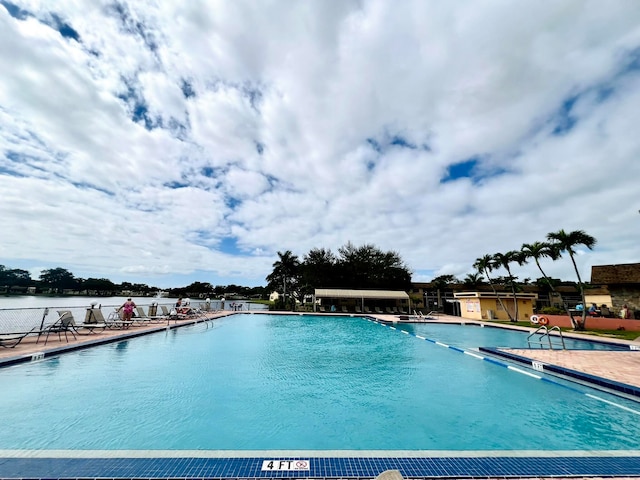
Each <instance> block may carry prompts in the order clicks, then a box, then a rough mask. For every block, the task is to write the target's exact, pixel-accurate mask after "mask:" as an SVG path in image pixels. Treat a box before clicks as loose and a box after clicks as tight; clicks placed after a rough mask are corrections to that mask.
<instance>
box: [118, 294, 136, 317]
mask: <svg viewBox="0 0 640 480" xmlns="http://www.w3.org/2000/svg"><path fill="white" fill-rule="evenodd" d="M134 308H136V304H135V302H134V301H133V300H131V298H127V301H126V302H124V303H123V304H122V306H121V307H120V308H119V309H118V310H122V320H124V321H125V322H130V321H131V318H133V309H134Z"/></svg>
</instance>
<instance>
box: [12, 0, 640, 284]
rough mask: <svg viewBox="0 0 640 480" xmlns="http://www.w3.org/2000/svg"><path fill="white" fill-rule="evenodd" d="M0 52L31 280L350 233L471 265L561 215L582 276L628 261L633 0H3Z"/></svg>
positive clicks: (535, 235) (638, 162)
mask: <svg viewBox="0 0 640 480" xmlns="http://www.w3.org/2000/svg"><path fill="white" fill-rule="evenodd" d="M0 71H1V72H2V73H1V74H0V215H1V217H0V218H1V219H2V223H3V228H2V235H1V236H0V264H3V265H5V266H6V267H7V268H22V269H26V270H29V271H30V272H32V275H33V276H34V278H37V277H38V275H39V272H40V271H41V270H42V269H45V268H52V267H58V266H60V267H63V268H67V269H69V270H70V271H71V272H73V273H74V274H75V275H76V276H78V277H82V278H88V277H106V278H109V279H111V280H113V281H115V282H122V281H130V282H144V283H148V284H149V285H154V286H159V287H171V286H183V285H187V284H188V283H191V282H193V281H205V282H211V283H212V284H214V285H227V284H231V283H235V284H240V285H247V286H255V285H264V284H266V282H265V276H266V275H268V274H269V273H270V272H271V270H272V264H273V262H274V261H275V260H276V259H277V251H285V250H291V251H292V252H293V253H294V254H297V255H299V256H300V257H302V256H303V255H304V254H305V253H307V252H308V251H309V250H310V249H312V248H315V247H321V248H328V249H331V250H332V251H334V252H336V251H337V249H338V248H339V247H340V246H342V245H345V244H346V243H347V242H352V243H353V244H354V245H356V246H361V245H364V244H373V245H375V246H376V247H378V248H380V249H382V250H384V251H388V250H393V251H396V252H398V253H399V254H400V256H401V257H402V258H403V260H404V261H405V262H406V264H407V266H408V267H409V268H410V269H411V270H412V271H413V279H414V281H428V280H430V279H431V278H433V277H434V276H437V275H440V274H453V275H456V276H458V277H460V278H464V276H465V275H466V274H467V273H471V272H472V271H473V268H472V264H473V262H474V261H475V259H476V258H478V257H481V256H483V255H485V254H493V253H496V252H506V251H508V250H514V249H516V250H517V249H519V248H520V247H521V245H522V244H523V243H531V242H534V241H543V240H545V237H546V234H547V233H549V232H554V231H558V230H560V229H565V230H566V231H572V230H584V231H585V232H586V233H588V234H590V235H592V236H594V237H595V238H596V239H597V241H598V244H597V246H596V248H595V249H594V250H593V251H586V252H580V253H584V255H580V256H579V258H578V264H579V267H580V271H581V274H583V275H584V276H585V277H586V279H587V280H588V279H589V278H590V272H591V270H590V268H591V266H592V265H602V264H610V263H632V262H638V261H640V249H639V248H638V245H639V239H640V214H639V209H640V200H639V192H640V8H638V2H637V1H636V0H629V1H618V0H610V1H607V2H605V3H603V2H602V1H599V0H596V1H586V0H585V1H572V0H559V1H555V2H540V1H538V0H531V1H527V0H521V1H517V2H516V1H501V0H486V1H482V0H474V1H463V0H459V1H455V2H448V1H447V2H443V1H429V0H420V1H402V2H396V1H391V0H383V1H376V0H374V1H367V0H354V1H348V0H344V1H323V0H318V1H306V0H301V1H297V0H296V1H294V0H274V1H268V0H265V1H260V2H255V1H242V0H233V1H230V0H229V1H214V0H189V1H186V2H174V1H163V0H136V1H130V2H127V1H113V2H107V1H102V0H56V1H55V2H52V1H50V0H46V1H45V0H24V1H20V0H13V1H6V0H0ZM546 266H548V273H550V274H552V275H553V276H556V277H560V278H563V279H567V280H574V279H575V274H574V273H573V270H572V266H571V263H570V261H569V260H568V258H567V259H563V260H561V261H558V262H555V263H552V264H547V265H546ZM514 273H515V274H516V275H519V276H520V278H525V277H531V278H537V277H539V276H540V275H539V274H538V273H537V271H536V270H535V266H534V267H524V268H522V269H516V271H514Z"/></svg>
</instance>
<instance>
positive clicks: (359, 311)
mask: <svg viewBox="0 0 640 480" xmlns="http://www.w3.org/2000/svg"><path fill="white" fill-rule="evenodd" d="M356 313H362V309H361V308H360V307H359V306H358V305H356Z"/></svg>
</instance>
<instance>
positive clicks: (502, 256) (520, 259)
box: [492, 250, 526, 322]
mask: <svg viewBox="0 0 640 480" xmlns="http://www.w3.org/2000/svg"><path fill="white" fill-rule="evenodd" d="M492 260H493V263H494V265H496V266H500V267H502V268H504V269H505V270H506V271H507V275H508V276H507V282H508V284H509V286H510V287H511V294H512V295H513V317H512V316H511V312H510V311H509V310H507V314H508V315H509V320H510V321H512V322H517V321H518V297H517V296H516V277H514V276H513V274H512V273H511V268H510V264H511V263H514V262H515V263H518V264H519V265H522V264H523V263H524V262H525V261H526V259H525V257H524V255H523V254H522V253H521V252H518V251H516V250H510V251H508V252H507V253H496V254H495V255H493V259H492Z"/></svg>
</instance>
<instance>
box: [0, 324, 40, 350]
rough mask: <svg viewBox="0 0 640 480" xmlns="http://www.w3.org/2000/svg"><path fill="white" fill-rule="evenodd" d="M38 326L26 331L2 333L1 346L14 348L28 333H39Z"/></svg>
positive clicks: (0, 334) (0, 336)
mask: <svg viewBox="0 0 640 480" xmlns="http://www.w3.org/2000/svg"><path fill="white" fill-rule="evenodd" d="M37 329H38V327H33V328H32V329H31V330H29V331H28V332H25V333H0V347H4V348H14V347H15V346H16V345H18V344H19V343H20V342H21V341H22V340H23V339H24V338H26V337H27V335H31V334H33V333H38V330H37Z"/></svg>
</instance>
